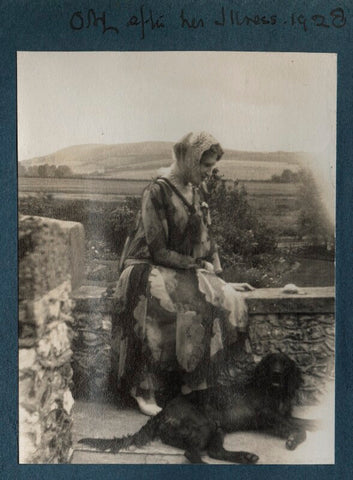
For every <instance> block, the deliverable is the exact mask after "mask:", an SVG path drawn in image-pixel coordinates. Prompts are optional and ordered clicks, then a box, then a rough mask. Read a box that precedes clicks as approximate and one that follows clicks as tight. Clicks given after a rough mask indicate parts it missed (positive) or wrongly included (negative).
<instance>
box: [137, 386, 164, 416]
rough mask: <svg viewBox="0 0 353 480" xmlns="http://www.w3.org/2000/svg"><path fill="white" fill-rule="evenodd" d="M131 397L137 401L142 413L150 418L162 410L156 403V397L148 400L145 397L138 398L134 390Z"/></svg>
mask: <svg viewBox="0 0 353 480" xmlns="http://www.w3.org/2000/svg"><path fill="white" fill-rule="evenodd" d="M131 396H132V397H133V398H134V399H135V400H136V402H137V405H138V407H139V409H140V412H141V413H143V414H144V415H148V416H149V417H154V416H156V415H157V414H158V413H159V412H160V411H161V410H162V409H161V407H159V406H158V405H157V403H156V400H155V398H154V396H152V397H151V398H149V399H148V400H146V399H145V398H143V397H138V396H137V395H136V394H135V392H134V390H132V391H131Z"/></svg>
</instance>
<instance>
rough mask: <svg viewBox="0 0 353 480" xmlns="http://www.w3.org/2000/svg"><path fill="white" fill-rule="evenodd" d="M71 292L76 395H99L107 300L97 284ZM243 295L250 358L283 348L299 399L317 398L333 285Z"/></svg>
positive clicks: (329, 338)
mask: <svg viewBox="0 0 353 480" xmlns="http://www.w3.org/2000/svg"><path fill="white" fill-rule="evenodd" d="M73 295H74V298H75V303H76V307H75V310H74V316H75V343H74V345H75V347H74V356H73V368H74V379H77V382H75V383H76V386H77V388H78V390H77V394H78V395H82V396H84V397H86V398H97V397H101V396H104V395H106V386H107V385H108V379H109V374H110V369H111V353H110V352H111V349H110V339H111V311H112V301H111V299H110V298H108V297H106V296H105V289H104V288H100V287H86V286H85V287H81V289H79V290H78V291H76V292H74V294H73ZM245 296H246V301H247V305H248V313H249V333H250V340H251V346H252V350H253V353H254V355H255V360H260V359H261V358H262V357H263V356H264V355H266V353H270V352H278V351H281V352H283V353H287V354H288V355H289V356H290V357H291V358H293V359H294V360H295V361H296V362H297V363H298V364H299V365H300V367H301V370H302V372H303V377H304V385H303V387H302V389H301V390H300V392H299V395H298V402H299V403H301V404H313V403H317V402H318V401H319V400H320V395H321V393H324V392H325V389H326V386H327V385H328V384H329V383H330V382H331V381H333V379H334V345H335V339H334V332H335V327H334V322H335V320H334V288H333V287H332V288H331V287H325V288H303V289H302V291H301V293H300V294H284V293H282V292H281V291H280V289H257V290H255V291H254V292H249V293H247V294H245ZM113 361H114V362H117V361H118V359H117V358H114V359H113Z"/></svg>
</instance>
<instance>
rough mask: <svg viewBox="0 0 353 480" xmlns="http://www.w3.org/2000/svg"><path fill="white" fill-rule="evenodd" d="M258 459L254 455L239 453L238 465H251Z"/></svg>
mask: <svg viewBox="0 0 353 480" xmlns="http://www.w3.org/2000/svg"><path fill="white" fill-rule="evenodd" d="M258 459H259V457H258V456H257V455H255V453H250V452H239V463H245V464H251V463H256V462H257V461H258Z"/></svg>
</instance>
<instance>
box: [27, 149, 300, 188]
mask: <svg viewBox="0 0 353 480" xmlns="http://www.w3.org/2000/svg"><path fill="white" fill-rule="evenodd" d="M172 147H173V143H172V142H139V143H123V144H117V145H99V144H89V145H75V146H72V147H67V148H64V149H62V150H59V151H57V152H55V153H52V154H50V155H45V156H41V157H35V158H31V159H27V160H22V161H21V162H20V163H21V165H23V166H25V167H27V168H28V167H29V166H35V165H42V164H45V163H47V164H48V165H55V166H59V165H68V166H69V167H70V168H71V170H72V171H73V172H74V173H75V174H81V175H92V174H97V175H101V176H104V177H108V178H109V177H110V178H131V179H148V178H151V177H152V176H153V175H155V173H156V171H157V170H158V169H159V168H161V167H166V166H168V165H170V163H171V161H172V153H171V152H172ZM306 156H307V154H305V153H301V152H245V151H237V150H226V151H225V154H224V156H223V158H222V161H221V162H220V163H219V169H220V171H221V173H223V174H224V175H225V176H226V177H227V178H234V179H236V178H237V179H246V180H264V179H269V178H270V177H271V175H273V174H280V173H281V172H282V171H283V170H284V169H285V168H290V169H291V170H293V171H295V170H297V169H298V168H299V165H300V163H302V162H305V158H306Z"/></svg>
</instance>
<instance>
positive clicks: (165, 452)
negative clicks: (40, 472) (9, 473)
mask: <svg viewBox="0 0 353 480" xmlns="http://www.w3.org/2000/svg"><path fill="white" fill-rule="evenodd" d="M333 398H334V397H333V393H331V395H328V396H327V398H326V399H325V401H324V402H322V403H321V405H320V406H317V407H300V408H299V407H298V408H296V409H295V414H296V415H297V416H301V417H303V418H315V419H319V420H321V427H320V429H319V430H318V431H316V432H308V436H307V439H306V441H305V442H304V443H303V444H301V445H300V446H299V447H298V448H297V449H296V450H294V451H289V450H287V449H286V448H285V445H284V441H283V440H281V439H278V438H274V437H271V436H268V435H265V434H260V433H255V432H238V433H233V434H228V435H227V436H226V438H225V447H226V448H227V449H230V450H247V451H250V452H254V453H256V454H257V455H259V457H260V460H259V462H258V464H267V465H269V464H272V465H274V464H275V465H280V464H287V465H290V464H291V465H293V464H297V465H299V464H332V463H334V419H333V410H334V400H333ZM146 421H147V417H146V416H144V415H142V414H141V413H139V411H138V410H135V409H132V408H125V409H117V407H116V406H115V405H112V404H109V403H98V402H84V401H76V402H75V406H74V430H73V437H74V438H73V440H74V454H73V457H72V463H74V464H187V463H188V461H187V460H186V459H185V457H184V455H183V451H182V450H179V449H176V448H173V447H169V446H167V445H164V444H162V443H161V442H160V441H154V442H152V443H151V444H149V445H147V446H145V447H144V448H139V449H137V448H136V449H129V450H122V451H120V452H119V453H118V454H111V453H101V452H97V451H95V450H94V449H91V448H90V447H86V446H84V445H82V444H77V441H78V440H79V439H80V438H83V437H98V438H112V437H114V436H115V437H120V436H123V435H127V434H130V433H134V432H136V431H137V430H138V429H139V428H140V427H141V426H142V425H143V424H144V423H145V422H146ZM204 460H205V461H206V462H208V463H212V464H223V463H224V462H220V461H217V460H214V459H210V458H208V457H207V456H206V457H205V458H204Z"/></svg>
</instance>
